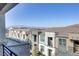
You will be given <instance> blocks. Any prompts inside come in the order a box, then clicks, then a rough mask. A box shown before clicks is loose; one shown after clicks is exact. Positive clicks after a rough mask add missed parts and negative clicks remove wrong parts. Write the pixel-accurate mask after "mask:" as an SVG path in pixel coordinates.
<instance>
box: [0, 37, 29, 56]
mask: <svg viewBox="0 0 79 59" xmlns="http://www.w3.org/2000/svg"><path fill="white" fill-rule="evenodd" d="M5 42H6V44H5V45H6V46H7V47H8V48H9V49H10V50H11V51H13V52H14V53H16V54H17V55H18V56H30V46H28V45H27V44H26V43H25V42H19V41H16V40H14V39H10V38H8V39H6V40H5ZM1 51H2V47H1V50H0V56H2V55H3V52H1Z"/></svg>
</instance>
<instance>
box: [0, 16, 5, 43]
mask: <svg viewBox="0 0 79 59" xmlns="http://www.w3.org/2000/svg"><path fill="white" fill-rule="evenodd" d="M4 39H5V15H4V14H0V44H2V43H3V42H4Z"/></svg>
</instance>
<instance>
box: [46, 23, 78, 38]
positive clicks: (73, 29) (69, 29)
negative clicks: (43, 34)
mask: <svg viewBox="0 0 79 59" xmlns="http://www.w3.org/2000/svg"><path fill="white" fill-rule="evenodd" d="M45 31H48V32H57V33H58V36H66V37H67V36H68V34H69V33H70V32H79V24H75V25H70V26H66V27H56V28H47V29H45Z"/></svg>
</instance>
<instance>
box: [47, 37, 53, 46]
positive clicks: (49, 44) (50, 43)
mask: <svg viewBox="0 0 79 59" xmlns="http://www.w3.org/2000/svg"><path fill="white" fill-rule="evenodd" d="M52 40H53V39H52V37H48V46H51V47H52V46H53V43H52Z"/></svg>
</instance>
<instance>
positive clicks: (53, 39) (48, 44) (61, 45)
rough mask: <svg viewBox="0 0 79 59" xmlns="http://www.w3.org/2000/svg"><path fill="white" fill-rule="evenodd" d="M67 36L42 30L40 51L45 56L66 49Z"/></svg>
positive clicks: (53, 54) (56, 53) (59, 52)
mask: <svg viewBox="0 0 79 59" xmlns="http://www.w3.org/2000/svg"><path fill="white" fill-rule="evenodd" d="M66 40H67V37H64V36H58V35H57V33H56V32H42V33H41V34H40V36H39V51H40V52H42V53H43V54H44V55H45V56H55V55H59V54H61V52H62V51H63V52H65V51H66V47H67V46H66V44H67V42H66Z"/></svg>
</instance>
